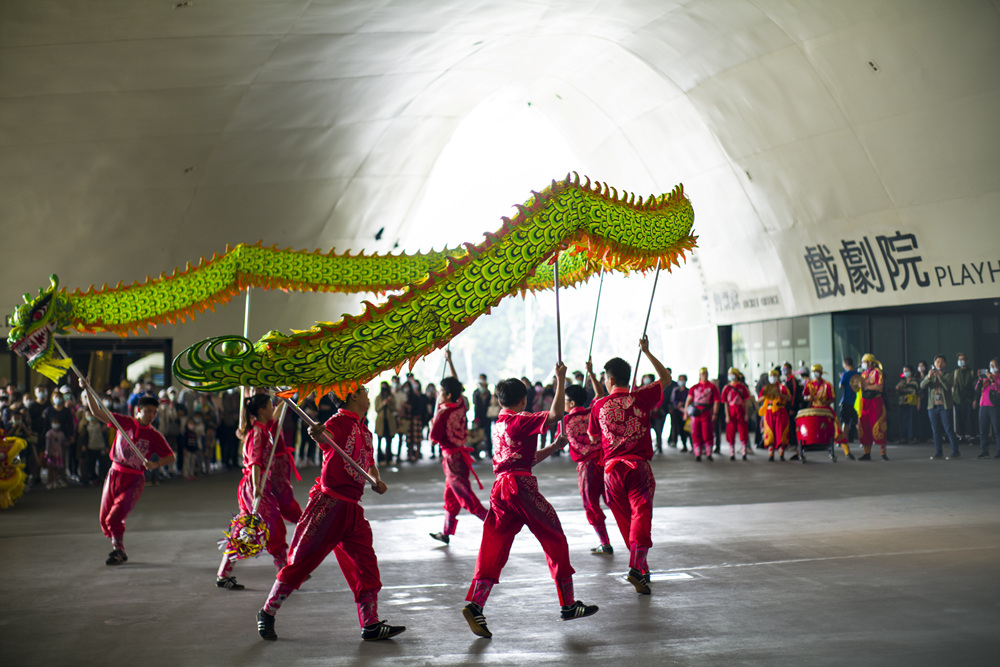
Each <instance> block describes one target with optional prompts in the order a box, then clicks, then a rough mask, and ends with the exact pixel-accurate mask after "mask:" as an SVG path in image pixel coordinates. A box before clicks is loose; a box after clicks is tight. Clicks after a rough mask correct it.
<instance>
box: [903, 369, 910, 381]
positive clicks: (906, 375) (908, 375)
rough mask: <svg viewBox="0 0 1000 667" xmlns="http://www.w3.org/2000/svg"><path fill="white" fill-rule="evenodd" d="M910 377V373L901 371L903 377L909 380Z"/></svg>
mask: <svg viewBox="0 0 1000 667" xmlns="http://www.w3.org/2000/svg"><path fill="white" fill-rule="evenodd" d="M910 375H911V373H910V371H903V377H905V378H907V379H909V377H910Z"/></svg>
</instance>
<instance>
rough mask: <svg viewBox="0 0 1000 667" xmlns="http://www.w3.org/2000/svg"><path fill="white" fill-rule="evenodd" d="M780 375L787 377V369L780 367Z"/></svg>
mask: <svg viewBox="0 0 1000 667" xmlns="http://www.w3.org/2000/svg"><path fill="white" fill-rule="evenodd" d="M781 377H783V378H786V377H788V371H786V370H785V369H784V368H782V369H781Z"/></svg>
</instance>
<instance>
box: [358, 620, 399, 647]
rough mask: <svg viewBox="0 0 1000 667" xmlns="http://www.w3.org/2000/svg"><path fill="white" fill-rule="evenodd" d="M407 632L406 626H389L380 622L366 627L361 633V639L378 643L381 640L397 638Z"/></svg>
mask: <svg viewBox="0 0 1000 667" xmlns="http://www.w3.org/2000/svg"><path fill="white" fill-rule="evenodd" d="M405 631H406V626H404V625H389V624H388V623H386V622H385V621H379V622H378V623H371V624H369V625H366V626H365V628H364V630H362V631H361V639H363V640H364V641H366V642H377V641H378V640H380V639H388V638H389V637H395V636H396V635H398V634H399V633H401V632H405Z"/></svg>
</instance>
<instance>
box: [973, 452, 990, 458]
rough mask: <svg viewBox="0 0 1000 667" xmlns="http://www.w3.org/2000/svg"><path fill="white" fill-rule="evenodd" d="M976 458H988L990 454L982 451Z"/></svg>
mask: <svg viewBox="0 0 1000 667" xmlns="http://www.w3.org/2000/svg"><path fill="white" fill-rule="evenodd" d="M976 458H977V459H988V458H990V455H989V454H987V453H985V452H984V453H982V454H980V455H979V456H977V457H976Z"/></svg>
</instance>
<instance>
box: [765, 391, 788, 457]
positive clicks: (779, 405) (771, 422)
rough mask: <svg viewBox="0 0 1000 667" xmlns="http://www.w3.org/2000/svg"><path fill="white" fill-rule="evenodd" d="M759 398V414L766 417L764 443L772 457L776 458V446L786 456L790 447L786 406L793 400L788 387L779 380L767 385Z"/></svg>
mask: <svg viewBox="0 0 1000 667" xmlns="http://www.w3.org/2000/svg"><path fill="white" fill-rule="evenodd" d="M772 377H774V376H773V375H772ZM770 392H775V393H776V395H773V396H772V395H769V393H770ZM757 400H758V401H760V402H761V404H762V405H761V406H760V411H759V414H760V415H761V416H762V417H764V426H763V427H762V429H761V430H762V431H763V432H764V445H765V446H766V447H767V451H768V452H769V453H770V454H771V458H774V450H775V448H777V449H778V451H779V452H780V453H781V455H782V456H784V454H785V448H786V447H788V410H787V409H786V408H785V406H786V405H788V403H789V402H790V401H791V400H792V396H791V394H789V393H788V388H787V387H785V385H783V384H781V383H780V382H779V383H775V384H768V385H765V386H764V387H763V388H762V389H761V390H760V396H758V397H757Z"/></svg>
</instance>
